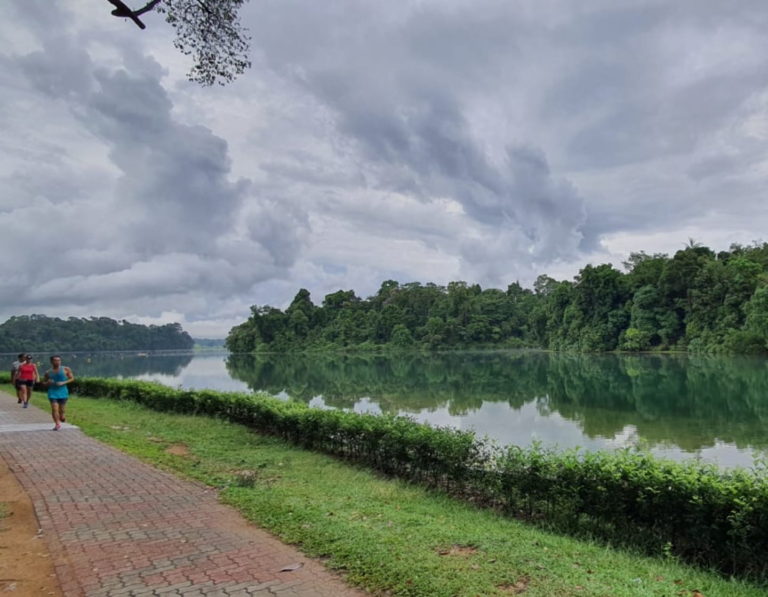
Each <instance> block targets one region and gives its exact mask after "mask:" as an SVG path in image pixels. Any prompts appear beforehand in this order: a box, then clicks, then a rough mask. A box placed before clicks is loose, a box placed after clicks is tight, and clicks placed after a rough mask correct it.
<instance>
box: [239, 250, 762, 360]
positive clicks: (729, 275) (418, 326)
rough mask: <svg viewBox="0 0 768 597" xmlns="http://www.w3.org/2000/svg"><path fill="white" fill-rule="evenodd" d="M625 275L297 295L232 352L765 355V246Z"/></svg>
mask: <svg viewBox="0 0 768 597" xmlns="http://www.w3.org/2000/svg"><path fill="white" fill-rule="evenodd" d="M624 269H625V271H620V270H618V269H616V268H615V267H613V266H612V265H609V264H603V265H597V266H593V265H587V266H586V267H584V268H582V269H581V270H580V271H579V273H578V275H576V276H575V278H574V279H573V280H564V281H558V280H555V279H553V278H551V277H549V276H546V275H542V276H539V277H538V278H537V280H536V281H535V283H534V285H533V288H531V289H528V288H523V287H522V286H521V285H520V284H519V283H517V282H514V283H512V284H509V285H508V286H507V288H506V289H505V290H501V289H496V288H485V289H483V288H481V287H480V285H479V284H468V283H466V282H461V281H458V282H451V283H449V284H448V285H447V286H440V285H436V284H431V283H428V284H421V283H419V282H410V283H405V284H401V283H399V282H396V281H393V280H387V281H385V282H383V283H382V284H381V287H380V288H379V290H378V291H377V293H376V294H375V295H373V296H371V297H368V298H365V299H363V298H360V297H358V296H356V294H355V292H354V291H353V290H339V291H337V292H334V293H332V294H328V295H326V296H325V298H324V299H323V301H322V303H321V304H320V305H315V304H314V303H313V302H312V300H311V298H310V293H309V292H308V291H307V290H305V289H301V290H299V292H298V293H297V294H296V296H295V298H294V299H293V301H292V302H291V304H290V305H289V306H288V308H286V309H285V310H281V309H278V308H276V307H272V306H269V305H262V306H260V305H254V306H253V307H251V315H250V317H249V318H248V319H247V320H246V321H245V322H243V323H242V324H240V325H237V326H235V327H233V328H232V330H231V331H230V333H229V335H228V337H227V340H226V345H227V347H228V348H229V350H230V351H232V352H246V353H247V352H260V351H293V350H323V349H339V348H355V349H359V350H365V349H408V348H426V349H457V348H480V347H537V348H544V349H551V350H570V351H583V352H604V351H614V350H621V351H632V352H640V351H668V350H684V351H690V352H709V353H712V352H720V353H733V354H766V353H768V243H762V244H759V243H755V244H753V245H750V246H741V245H732V246H731V247H730V249H729V250H728V251H720V252H717V253H716V252H715V251H713V250H711V249H710V248H708V247H704V246H700V245H698V244H696V243H695V242H693V241H691V242H690V243H689V244H688V245H687V246H686V247H685V248H684V249H681V250H679V251H677V252H676V253H675V254H674V256H672V257H669V256H668V255H665V254H647V253H645V252H639V253H632V254H631V255H630V257H629V259H628V261H627V262H625V263H624Z"/></svg>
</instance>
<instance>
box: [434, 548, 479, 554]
mask: <svg viewBox="0 0 768 597" xmlns="http://www.w3.org/2000/svg"><path fill="white" fill-rule="evenodd" d="M437 553H438V554H439V555H441V556H472V555H475V554H476V553H477V547H475V546H474V545H451V546H450V547H448V548H445V549H439V550H437Z"/></svg>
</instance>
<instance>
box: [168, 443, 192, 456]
mask: <svg viewBox="0 0 768 597" xmlns="http://www.w3.org/2000/svg"><path fill="white" fill-rule="evenodd" d="M165 453H166V454H173V455H174V456H189V448H188V447H187V446H185V445H184V444H173V445H172V446H168V447H167V448H166V449H165Z"/></svg>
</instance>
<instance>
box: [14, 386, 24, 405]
mask: <svg viewBox="0 0 768 597" xmlns="http://www.w3.org/2000/svg"><path fill="white" fill-rule="evenodd" d="M16 397H17V398H18V399H19V404H21V403H22V402H24V386H19V385H17V386H16Z"/></svg>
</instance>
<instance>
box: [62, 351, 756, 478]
mask: <svg viewBox="0 0 768 597" xmlns="http://www.w3.org/2000/svg"><path fill="white" fill-rule="evenodd" d="M65 358H66V364H68V365H70V366H71V367H72V368H73V369H74V371H75V374H76V375H84V376H102V377H130V378H137V379H144V380H153V381H158V382H161V383H164V384H167V385H170V386H174V387H175V386H181V387H184V388H195V389H200V388H210V389H215V390H223V391H246V392H249V391H265V392H268V393H270V394H273V395H276V396H279V397H282V398H286V399H292V400H298V401H301V402H305V403H307V404H309V405H310V406H314V407H318V408H338V409H346V410H354V411H356V412H368V413H381V412H385V413H396V414H402V415H408V416H410V417H412V418H413V419H415V420H418V421H423V422H428V423H430V424H432V425H440V426H453V427H457V428H461V429H474V430H475V431H476V432H477V433H478V434H479V435H481V436H482V435H487V436H488V437H490V438H493V439H494V440H497V441H498V442H500V443H502V444H518V445H529V444H531V443H532V442H534V441H538V442H541V443H542V444H544V445H547V446H554V445H557V446H559V447H561V448H570V447H575V446H580V447H583V448H586V449H590V450H594V449H615V448H624V447H635V446H636V447H641V448H643V449H647V450H649V451H651V452H653V453H654V454H657V455H660V456H665V457H668V458H673V459H675V460H681V459H686V458H699V459H701V460H704V461H707V462H714V463H717V464H718V465H720V466H724V467H732V466H747V467H748V466H752V465H753V463H754V460H755V458H758V459H762V458H764V456H765V454H766V453H767V452H766V450H767V449H768V360H766V359H764V358H742V357H707V356H689V355H613V354H612V355H567V354H558V353H545V352H535V351H472V352H450V353H437V354H434V353H431V354H427V353H407V354H397V355H371V354H365V353H363V354H319V355H260V356H252V355H226V354H205V353H197V354H193V353H172V354H157V355H150V356H146V355H135V354H134V355H130V354H90V355H82V354H78V355H66V357H65Z"/></svg>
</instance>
